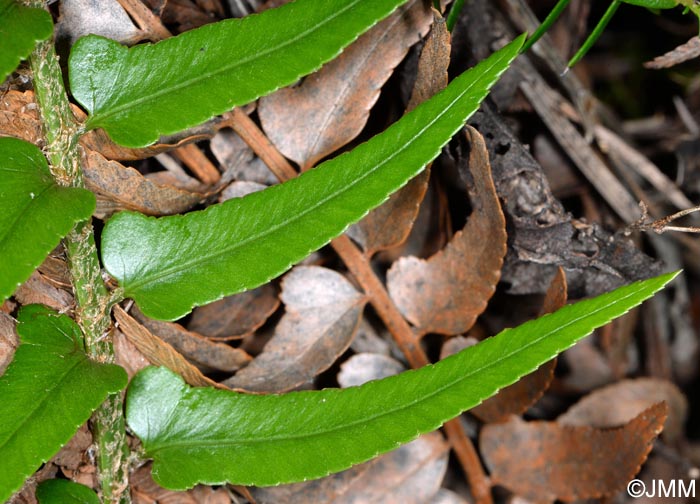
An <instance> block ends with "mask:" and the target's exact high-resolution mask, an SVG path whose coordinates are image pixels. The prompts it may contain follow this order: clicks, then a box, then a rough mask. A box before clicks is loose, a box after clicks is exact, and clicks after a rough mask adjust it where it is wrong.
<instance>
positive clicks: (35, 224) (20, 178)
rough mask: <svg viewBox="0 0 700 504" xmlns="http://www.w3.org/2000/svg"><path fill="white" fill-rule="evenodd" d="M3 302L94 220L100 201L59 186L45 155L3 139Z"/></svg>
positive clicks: (0, 158) (0, 229)
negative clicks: (71, 234)
mask: <svg viewBox="0 0 700 504" xmlns="http://www.w3.org/2000/svg"><path fill="white" fill-rule="evenodd" d="M0 202H2V203H1V205H2V207H1V211H0V302H2V301H3V300H4V299H5V298H7V297H8V296H10V295H11V294H12V293H13V292H14V291H15V289H16V288H17V285H19V284H20V283H21V282H23V281H25V280H26V279H27V278H29V275H31V274H32V271H34V268H36V267H37V266H39V265H40V264H41V262H42V261H43V260H44V259H45V258H46V256H47V255H48V254H49V252H51V250H53V248H54V247H56V245H58V243H59V241H61V238H63V237H64V236H65V235H66V234H68V232H69V231H70V230H71V228H72V227H73V225H74V224H75V223H76V222H78V221H81V220H85V219H88V218H90V216H91V215H92V212H93V211H94V210H95V196H94V195H93V194H92V193H91V192H90V191H86V190H85V189H77V188H71V187H59V186H58V185H56V183H55V182H54V180H53V178H52V177H51V173H50V172H49V167H48V164H47V163H46V159H45V158H44V155H43V154H42V153H41V151H40V150H39V149H38V148H37V147H35V146H34V145H32V144H30V143H28V142H25V141H23V140H18V139H16V138H0Z"/></svg>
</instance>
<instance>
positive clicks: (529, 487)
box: [479, 403, 667, 502]
mask: <svg viewBox="0 0 700 504" xmlns="http://www.w3.org/2000/svg"><path fill="white" fill-rule="evenodd" d="M666 412H667V408H666V405H665V404H664V403H658V404H655V405H654V406H652V407H651V408H649V409H647V410H645V411H643V412H642V413H640V414H639V415H638V416H637V417H635V418H634V419H632V420H631V421H630V422H629V423H627V424H625V425H623V426H622V427H619V428H617V429H596V428H594V427H573V426H565V425H561V424H559V423H557V422H524V421H523V420H521V419H520V418H518V417H512V419H511V421H509V422H507V423H500V424H489V425H487V426H486V427H484V429H483V430H482V431H481V435H480V437H479V441H480V446H481V453H482V455H483V456H484V459H485V461H486V465H487V466H488V467H489V470H490V471H491V478H492V480H493V482H494V483H495V484H498V485H503V486H504V487H506V488H508V489H509V490H511V491H513V492H514V493H516V494H518V495H519V496H520V497H525V498H526V499H529V500H531V501H534V502H552V501H554V500H555V499H559V500H563V501H566V502H569V501H573V500H577V499H589V498H598V497H602V496H608V495H612V494H614V493H615V492H616V491H618V490H620V489H622V488H624V487H625V485H626V484H627V483H628V482H629V481H630V480H631V479H632V478H633V476H634V475H635V474H637V472H638V471H639V468H640V467H641V465H642V463H643V462H644V461H645V460H646V457H647V455H648V453H649V451H650V450H651V448H652V444H653V441H654V439H655V438H656V436H657V435H658V434H659V433H660V432H661V430H662V429H663V424H664V420H665V419H666Z"/></svg>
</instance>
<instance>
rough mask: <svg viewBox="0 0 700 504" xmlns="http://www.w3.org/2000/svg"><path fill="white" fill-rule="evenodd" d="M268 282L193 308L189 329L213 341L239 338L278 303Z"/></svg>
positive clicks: (262, 321)
mask: <svg viewBox="0 0 700 504" xmlns="http://www.w3.org/2000/svg"><path fill="white" fill-rule="evenodd" d="M279 304H280V302H279V298H278V297H277V292H276V289H275V288H274V287H273V286H272V284H265V285H263V286H262V287H258V288H257V289H253V290H250V291H246V292H242V293H240V294H236V295H235V296H229V297H225V298H223V299H221V300H219V301H215V302H214V303H210V304H208V305H205V306H200V307H198V308H195V309H194V311H193V312H192V317H191V318H190V322H189V324H188V325H187V328H188V329H189V330H190V331H194V332H196V333H199V334H201V335H202V336H206V337H207V338H211V339H216V340H229V339H235V338H242V337H243V336H245V335H246V334H249V333H252V332H253V331H255V330H256V329H257V328H258V327H260V326H261V325H263V324H264V323H265V321H266V320H267V319H268V317H269V316H270V315H272V314H273V313H274V312H275V310H276V309H277V307H278V306H279Z"/></svg>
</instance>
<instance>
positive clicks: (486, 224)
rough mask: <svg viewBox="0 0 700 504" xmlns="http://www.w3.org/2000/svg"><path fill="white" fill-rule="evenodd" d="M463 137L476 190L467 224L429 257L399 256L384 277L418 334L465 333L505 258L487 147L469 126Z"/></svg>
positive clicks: (503, 231)
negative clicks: (442, 247)
mask: <svg viewBox="0 0 700 504" xmlns="http://www.w3.org/2000/svg"><path fill="white" fill-rule="evenodd" d="M466 134H467V137H468V138H469V139H470V141H471V143H472V149H471V153H470V162H469V169H470V172H471V174H472V177H473V178H474V187H475V189H474V194H473V197H472V199H471V202H472V208H473V211H472V214H471V215H470V216H469V218H468V220H467V224H466V225H465V227H464V229H463V230H461V231H459V232H457V233H456V234H455V235H454V237H453V238H452V240H451V241H450V242H449V243H448V244H447V246H446V247H445V248H444V249H443V250H441V251H439V252H438V253H436V254H435V255H433V256H432V257H430V258H428V259H427V260H424V259H419V258H417V257H406V258H401V259H399V260H398V261H396V262H395V263H394V264H393V266H392V267H391V269H390V270H389V272H388V273H387V287H388V289H389V295H390V296H391V298H392V300H393V301H394V303H396V306H397V307H398V308H399V310H400V311H401V313H402V314H403V315H404V316H405V317H406V318H407V319H408V320H409V321H410V322H411V323H412V324H413V325H415V326H416V327H417V328H418V330H419V331H420V332H422V333H423V334H425V333H429V332H434V333H439V334H446V335H455V334H460V333H464V332H466V331H468V330H469V328H470V327H471V326H472V325H473V324H474V321H475V320H476V318H477V317H478V316H479V314H481V312H483V311H484V309H485V308H486V304H487V302H488V300H489V299H490V298H491V296H492V295H493V293H494V292H495V290H496V284H497V283H498V280H499V278H500V274H501V273H500V272H501V266H502V265H503V258H504V256H505V254H506V238H507V237H506V229H505V218H504V216H503V212H502V211H501V205H500V203H499V201H498V196H497V194H496V188H495V187H494V185H493V181H492V179H491V168H490V165H489V161H488V154H487V151H486V145H485V144H484V140H483V138H482V137H481V135H480V134H479V132H478V131H476V130H474V129H473V128H471V127H468V129H467V130H466Z"/></svg>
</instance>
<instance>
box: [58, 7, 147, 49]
mask: <svg viewBox="0 0 700 504" xmlns="http://www.w3.org/2000/svg"><path fill="white" fill-rule="evenodd" d="M59 12H60V17H59V20H58V23H57V24H56V27H55V29H56V38H57V39H59V40H60V39H68V43H69V44H70V45H73V44H74V43H75V41H76V40H78V39H79V38H80V37H82V36H84V35H88V34H94V35H101V36H103V37H107V38H110V39H112V40H116V41H117V42H121V43H123V44H134V43H136V42H138V41H139V40H140V39H141V37H142V32H141V30H139V29H138V28H137V27H136V26H135V25H134V23H133V22H132V21H131V19H130V18H129V15H128V14H127V13H126V11H125V10H124V9H123V8H122V6H121V5H119V2H117V1H116V0H100V1H99V2H96V1H94V0H62V1H61V3H60V4H59Z"/></svg>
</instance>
